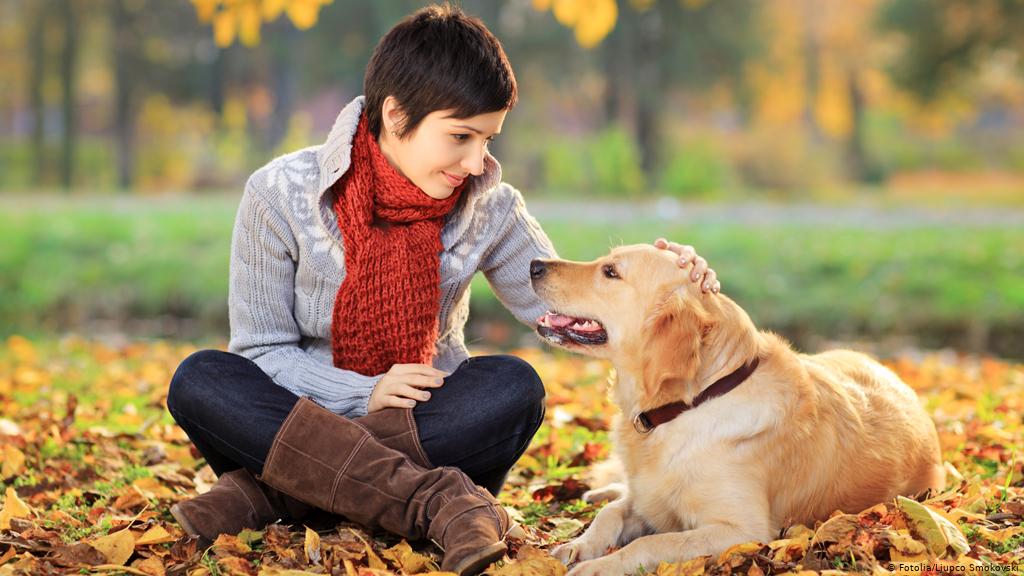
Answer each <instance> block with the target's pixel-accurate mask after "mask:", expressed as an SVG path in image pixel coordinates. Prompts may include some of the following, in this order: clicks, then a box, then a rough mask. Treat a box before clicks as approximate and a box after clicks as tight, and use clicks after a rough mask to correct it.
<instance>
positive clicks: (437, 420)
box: [167, 350, 544, 495]
mask: <svg viewBox="0 0 1024 576" xmlns="http://www.w3.org/2000/svg"><path fill="white" fill-rule="evenodd" d="M430 392H431V397H430V400H428V401H426V402H419V403H417V405H416V408H414V409H413V416H414V417H415V419H416V426H417V428H419V437H420V444H421V445H422V446H423V450H424V452H426V455H427V457H428V458H429V459H430V461H431V463H433V464H434V465H435V466H454V467H458V468H460V469H462V471H463V472H465V473H466V474H467V475H468V476H469V477H470V478H472V479H473V481H474V482H475V483H477V484H479V485H480V486H483V487H484V488H486V489H487V490H489V491H490V492H491V493H492V494H494V495H497V494H498V492H499V491H500V490H501V487H502V485H503V484H504V483H505V477H506V476H507V474H508V472H509V470H510V469H511V468H512V465H513V464H515V463H516V461H517V460H518V459H519V457H520V456H522V454H523V452H525V451H526V447H527V446H528V445H529V444H530V440H531V439H532V438H533V435H534V434H535V433H536V432H537V429H538V428H539V427H540V424H541V421H542V420H543V418H544V386H543V384H542V383H541V380H540V378H539V377H538V376H537V373H536V371H534V369H533V367H532V366H530V365H529V364H527V363H526V362H525V361H523V360H522V359H520V358H517V357H515V356H505V355H497V356H476V357H473V358H469V359H467V360H465V361H464V362H463V363H462V364H460V365H459V367H458V368H456V370H455V371H454V372H453V373H452V374H451V375H449V376H448V377H447V378H445V380H444V385H443V386H441V387H440V388H434V389H432V390H431V391H430ZM298 400H299V398H298V397H297V396H295V395H294V394H292V393H291V392H289V391H288V390H285V389H284V388H282V387H280V386H278V385H277V384H274V382H273V381H272V380H271V379H270V377H269V376H267V375H266V374H265V373H264V372H263V371H262V370H260V368H259V367H258V366H257V365H256V364H255V363H254V362H252V361H251V360H249V359H247V358H244V357H242V356H238V355H236V354H231V353H228V352H221V351H219V350H201V351H199V352H196V353H194V354H192V355H191V356H189V357H188V358H186V359H185V360H184V361H183V362H182V363H181V365H180V366H178V370H177V371H176V372H175V373H174V377H173V378H172V379H171V387H170V390H169V391H168V393H167V408H168V410H169V411H170V413H171V416H173V417H174V420H175V421H176V422H177V423H178V425H179V426H181V428H182V429H183V430H184V431H185V433H186V434H188V437H189V439H190V440H192V443H193V444H195V446H196V448H197V449H198V450H199V452H200V453H201V454H202V455H203V457H204V458H205V459H206V461H207V463H209V464H210V467H212V468H213V471H214V472H216V473H217V475H220V474H223V473H225V472H230V471H231V470H237V469H238V468H242V467H245V468H247V469H249V470H250V471H251V472H252V473H254V474H257V475H258V474H260V473H262V471H263V464H264V461H265V460H266V456H267V453H268V452H269V450H270V445H271V443H272V442H273V440H274V436H275V435H276V434H277V431H278V429H279V428H280V427H281V424H282V423H283V422H284V419H285V417H286V416H288V413H289V412H290V411H291V409H292V406H294V405H295V403H296V402H298Z"/></svg>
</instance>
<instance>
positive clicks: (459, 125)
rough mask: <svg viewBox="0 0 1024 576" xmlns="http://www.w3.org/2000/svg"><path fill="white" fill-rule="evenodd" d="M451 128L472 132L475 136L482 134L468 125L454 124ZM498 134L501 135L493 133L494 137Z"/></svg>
mask: <svg viewBox="0 0 1024 576" xmlns="http://www.w3.org/2000/svg"><path fill="white" fill-rule="evenodd" d="M452 127H453V128H464V129H466V130H472V131H473V132H476V133H477V134H483V132H481V131H480V130H477V129H476V128H473V127H472V126H470V125H468V124H454V125H452ZM498 134H501V132H495V133H494V135H495V136H497V135H498Z"/></svg>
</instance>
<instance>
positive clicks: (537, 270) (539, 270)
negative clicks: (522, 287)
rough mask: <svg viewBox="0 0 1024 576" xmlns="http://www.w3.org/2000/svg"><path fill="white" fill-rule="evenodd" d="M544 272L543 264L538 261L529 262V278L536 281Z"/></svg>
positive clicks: (545, 267)
mask: <svg viewBox="0 0 1024 576" xmlns="http://www.w3.org/2000/svg"><path fill="white" fill-rule="evenodd" d="M546 270H547V266H545V265H544V262H542V261H540V260H533V261H531V262H530V278H533V279H534V280H537V279H538V278H540V277H541V276H543V275H544V272H545V271H546Z"/></svg>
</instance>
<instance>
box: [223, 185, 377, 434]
mask: <svg viewBox="0 0 1024 576" xmlns="http://www.w3.org/2000/svg"><path fill="white" fill-rule="evenodd" d="M297 251H298V245H297V244H296V242H295V238H294V237H293V236H292V233H291V229H290V227H289V226H288V223H287V222H286V221H285V219H284V218H283V217H281V215H280V214H279V213H277V211H276V210H275V209H274V208H273V206H272V205H271V204H270V203H269V202H267V201H265V200H264V199H263V198H261V197H260V196H259V195H258V194H257V193H256V192H254V191H253V189H252V187H251V180H250V183H249V184H247V185H246V191H245V194H244V195H243V197H242V203H241V205H240V206H239V208H238V215H237V217H236V219H235V229H234V234H233V236H232V239H231V277H230V286H229V291H228V310H229V315H230V322H231V342H230V344H229V345H228V350H229V351H230V352H233V353H235V354H239V355H242V356H245V357H246V358H249V359H250V360H252V361H253V362H255V363H256V365H257V366H259V367H260V369H262V370H263V371H264V372H266V373H267V375H268V376H270V378H271V379H273V380H274V382H275V383H276V384H277V385H279V386H281V387H283V388H285V389H287V390H289V391H291V392H292V393H293V394H296V395H298V396H305V397H308V398H310V399H312V400H314V401H316V402H317V403H318V404H321V405H322V406H324V407H325V408H327V409H328V410H331V411H332V412H335V413H338V414H343V415H346V416H349V417H352V418H355V417H358V416H362V415H364V414H366V412H367V404H368V402H369V399H370V394H371V393H372V392H373V389H374V386H376V384H377V382H378V381H379V380H380V378H381V376H363V375H362V374H359V373H358V372H352V371H349V370H341V369H339V368H335V367H334V366H331V365H330V364H325V363H323V362H322V361H320V360H318V359H316V358H314V357H313V356H311V355H310V354H308V353H307V352H306V351H305V350H303V349H302V348H300V347H299V341H300V339H301V336H302V335H301V333H300V332H299V327H298V325H297V324H296V322H295V317H294V315H293V303H294V298H295V296H294V292H295V260H294V255H295V254H296V253H297Z"/></svg>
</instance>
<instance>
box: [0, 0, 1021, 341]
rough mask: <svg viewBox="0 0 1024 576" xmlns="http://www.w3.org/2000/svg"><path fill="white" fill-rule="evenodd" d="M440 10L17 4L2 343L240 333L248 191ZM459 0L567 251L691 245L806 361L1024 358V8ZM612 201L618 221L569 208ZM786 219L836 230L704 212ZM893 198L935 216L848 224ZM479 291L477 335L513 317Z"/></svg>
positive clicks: (2, 228)
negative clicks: (901, 350) (385, 46)
mask: <svg viewBox="0 0 1024 576" xmlns="http://www.w3.org/2000/svg"><path fill="white" fill-rule="evenodd" d="M424 4H425V2H415V1H411V0H375V1H373V2H349V1H344V0H333V1H331V0H191V1H186V0H3V2H0V83H2V85H3V86H4V88H5V89H4V90H2V91H0V207H2V208H3V213H2V214H0V288H2V289H3V293H4V296H5V298H4V299H3V302H2V303H0V331H3V332H5V333H9V332H14V331H22V332H25V331H29V332H31V331H36V330H37V331H44V332H45V331H63V330H69V329H83V327H84V329H87V330H88V329H93V328H95V326H97V325H98V324H96V322H102V321H107V322H111V323H112V325H111V326H112V329H113V330H129V331H138V332H142V333H147V334H153V335H175V334H177V335H180V336H182V337H189V338H192V337H200V336H211V337H223V336H224V335H226V321H225V317H226V310H225V301H224V298H225V296H226V276H227V246H228V242H229V238H230V227H231V220H232V216H233V209H234V206H235V205H236V204H237V198H238V195H239V193H240V189H241V185H242V184H243V183H244V181H245V179H246V176H247V175H248V174H249V173H250V172H251V171H252V170H254V169H255V168H257V167H259V166H260V165H262V164H263V163H265V162H267V161H268V160H269V159H270V158H272V157H273V156H275V155H278V154H281V153H285V152H287V151H291V150H295V149H298V148H301V147H305V146H310V145H315V144H318V143H319V142H321V141H322V140H323V139H324V138H325V136H326V134H327V132H328V131H329V129H330V127H331V125H332V123H333V120H334V117H335V115H336V114H337V112H338V111H339V110H340V109H341V107H342V106H343V105H344V104H345V103H346V102H347V101H348V100H350V99H351V98H352V97H354V96H356V95H358V94H359V93H360V91H361V85H362V76H363V70H364V67H365V65H366V62H367V60H368V58H369V55H370V52H371V51H372V49H373V47H374V45H375V43H376V41H377V40H378V39H379V38H380V36H381V35H382V34H383V33H384V32H386V31H387V30H388V29H389V28H390V27H391V26H392V25H394V23H395V22H397V21H398V20H399V19H400V18H401V17H402V16H404V15H406V14H408V13H410V12H411V11H413V10H415V9H417V8H419V7H420V6H423V5H424ZM460 4H461V5H462V6H463V8H464V9H465V10H466V11H467V12H469V13H471V14H473V15H476V16H479V17H480V18H482V19H483V20H484V21H485V22H486V23H487V25H488V26H489V27H490V28H491V29H492V30H493V31H494V32H495V33H496V34H497V35H498V37H499V38H500V39H501V40H502V42H503V43H504V46H505V48H506V51H507V52H508V54H509V57H510V59H511V61H512V64H513V66H514V68H515V70H516V74H517V78H518V80H519V86H520V104H519V105H518V106H517V108H516V109H515V110H514V111H513V112H512V113H511V114H510V116H509V121H508V122H507V123H506V126H505V130H504V131H503V133H502V136H501V139H500V140H499V141H497V142H496V143H495V145H494V147H493V148H492V151H493V152H494V154H495V155H496V156H497V157H498V158H499V159H500V160H501V162H502V165H503V169H504V175H505V178H506V180H508V181H509V182H511V183H512V184H514V185H515V186H517V187H518V188H520V189H521V190H523V191H524V193H525V194H526V196H527V198H528V201H529V203H530V205H531V207H534V206H536V207H537V208H536V209H535V211H536V212H537V214H538V216H539V217H540V219H541V221H542V223H543V224H544V225H545V229H547V230H549V232H551V234H552V237H553V239H554V241H555V245H556V247H558V248H559V249H560V250H561V251H562V252H563V255H566V256H569V257H575V258H587V259H589V258H592V257H594V256H596V255H598V254H600V253H602V252H604V251H605V250H606V249H607V247H608V245H609V243H612V244H614V243H617V242H618V241H630V242H632V241H650V240H652V239H653V237H654V236H658V235H664V236H671V237H673V239H678V240H679V241H685V242H689V243H693V244H695V245H697V246H698V248H699V249H700V250H701V252H702V253H704V254H705V255H707V256H708V257H709V259H712V263H713V265H714V266H715V267H716V268H717V269H718V270H719V272H720V274H721V276H722V277H723V280H724V283H725V285H726V290H727V291H729V289H730V288H732V289H733V291H732V292H730V293H733V294H734V295H739V296H743V297H744V298H746V300H744V301H742V302H741V303H743V304H744V305H746V306H747V307H748V309H752V313H753V315H754V317H755V319H759V316H758V314H760V315H761V316H760V317H761V318H763V319H764V320H765V322H766V323H767V324H768V325H769V326H770V327H775V328H779V329H785V330H786V331H787V334H790V335H792V336H793V337H794V338H796V339H798V340H800V339H801V338H802V337H801V335H802V334H803V335H808V334H813V335H817V336H819V337H820V336H821V335H822V334H836V335H842V336H848V337H851V338H856V337H859V336H864V335H878V334H894V333H913V334H915V335H917V337H919V338H921V337H927V338H931V340H929V342H931V343H934V344H937V345H943V344H953V345H957V346H961V345H962V346H968V347H971V348H975V349H986V350H987V349H994V350H998V351H999V353H1005V354H1009V355H1017V356H1020V355H1024V352H1020V350H1024V318H1022V315H1024V313H1022V310H1024V302H1022V293H1024V288H1022V286H1021V280H1020V278H1021V277H1022V276H1024V273H1022V272H1024V265H1022V262H1021V252H1022V251H1021V249H1020V246H1024V234H1022V233H1021V231H1020V228H1021V226H1019V225H1018V224H1020V222H1021V221H1022V218H1021V217H1020V216H1019V215H1020V213H1021V212H1020V211H1021V210H1022V209H1024V75H1022V67H1024V60H1022V57H1024V34H1020V33H1019V31H1020V30H1024V4H1022V3H1021V2H1019V1H1017V0H764V1H759V2H754V1H751V0H502V1H496V0H464V1H463V2H461V3H460ZM595 202H596V203H607V204H608V205H609V206H612V208H611V210H612V211H613V212H614V213H616V214H617V215H618V218H617V219H613V220H611V221H585V220H584V221H580V222H575V220H576V219H577V218H575V215H569V216H562V217H559V216H557V214H558V211H557V209H556V208H557V206H559V205H560V203H563V204H564V203H569V204H570V205H580V206H582V205H587V204H591V203H595ZM765 202H767V203H783V205H786V204H785V203H791V204H793V205H802V204H807V203H810V204H814V205H815V206H824V207H827V208H823V209H821V210H819V211H817V212H814V214H816V216H815V218H818V220H814V218H811V222H810V223H808V222H806V221H799V222H794V221H792V220H790V219H787V218H784V217H783V218H775V219H767V220H764V221H759V222H757V223H755V224H750V223H746V224H743V223H737V222H730V221H729V219H728V218H726V219H725V221H723V222H718V223H708V222H703V221H700V220H699V219H692V220H685V224H684V219H683V218H682V216H680V215H683V216H685V215H686V214H689V213H691V212H692V211H693V210H692V208H693V207H694V206H701V205H704V204H706V203H712V204H715V205H720V206H724V207H725V208H723V211H724V213H726V214H728V213H729V209H728V207H729V206H736V207H737V210H740V211H742V210H744V209H747V208H749V207H750V206H758V205H760V203H765ZM864 203H869V204H871V205H874V206H877V207H879V208H878V210H879V212H878V214H884V213H885V211H886V210H888V209H891V207H892V206H897V207H908V206H909V207H911V208H913V209H914V210H918V212H915V213H914V214H917V216H914V215H910V216H907V217H906V218H903V219H899V218H897V221H899V222H902V224H900V225H894V226H891V227H889V226H883V227H882V228H881V229H880V228H879V226H877V225H875V224H874V223H873V222H872V218H873V217H874V216H871V215H868V216H866V219H865V220H864V221H863V222H859V223H853V224H849V223H848V224H847V225H839V226H838V227H837V226H836V225H835V222H834V221H835V216H836V215H837V214H842V213H843V212H844V211H846V210H847V207H849V206H851V205H861V204H864ZM545 206H552V207H555V208H552V210H549V211H546V210H545ZM638 206H639V207H644V206H654V212H653V213H654V216H655V217H654V219H653V220H643V218H642V217H641V216H640V214H639V212H637V213H635V212H636V210H640V211H641V212H642V211H643V210H642V209H641V208H635V207H638ZM744 207H747V208H744ZM933 208H934V209H939V210H947V211H953V212H954V214H955V213H956V212H957V211H975V212H976V211H978V210H980V211H981V212H979V213H978V214H981V215H980V216H978V215H977V214H975V216H976V217H972V219H971V222H972V223H970V224H966V225H965V224H963V223H961V222H959V221H958V220H957V219H956V218H955V217H951V218H945V219H943V218H939V219H938V220H934V221H933V220H929V219H928V218H929V217H928V215H927V214H925V215H924V216H921V214H922V213H921V212H920V210H931V209H933ZM900 209H901V208H900ZM986 211H987V212H986ZM973 213H974V212H972V214H973ZM871 214H876V213H874V212H872V213H871ZM929 214H930V213H929ZM986 214H987V215H986ZM1015 214H1016V215H1017V216H1014V215H1015ZM922 218H923V221H922ZM579 226H582V227H583V228H579ZM649 236H651V237H650V238H649ZM582 238H586V239H587V240H586V241H583V240H581V239H582ZM787 267H788V268H787ZM940 283H943V284H944V285H939V284H940ZM477 289H478V290H479V291H481V292H483V293H484V294H483V296H482V297H477V298H474V306H475V308H474V310H475V316H476V317H477V318H482V319H487V318H488V317H492V316H494V315H492V312H493V308H494V307H495V304H494V300H493V298H492V297H490V296H489V295H488V294H487V291H486V286H485V285H484V284H479V285H477ZM737 292H738V294H737ZM796 294H799V296H797V295H796ZM494 314H497V313H494ZM133 326H134V327H135V328H133ZM138 326H141V328H139V327H138ZM504 331H507V330H506V329H505V328H494V327H487V326H485V325H484V324H478V329H477V331H476V334H478V335H480V336H479V337H481V338H485V339H491V338H497V339H499V340H500V336H501V334H503V333H504ZM965 343H966V344H965Z"/></svg>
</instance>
